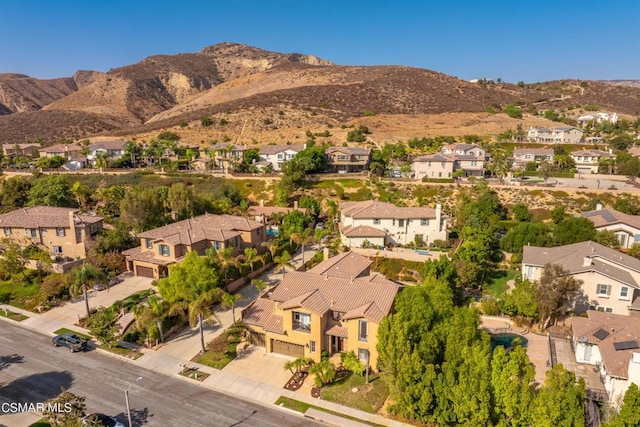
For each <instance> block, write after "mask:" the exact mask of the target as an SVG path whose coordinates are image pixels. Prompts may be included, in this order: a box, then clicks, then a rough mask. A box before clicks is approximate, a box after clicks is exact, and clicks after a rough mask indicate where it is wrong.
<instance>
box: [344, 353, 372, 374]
mask: <svg viewBox="0 0 640 427" xmlns="http://www.w3.org/2000/svg"><path fill="white" fill-rule="evenodd" d="M340 361H341V362H342V366H344V368H345V369H346V370H347V371H351V372H353V373H354V374H356V375H360V376H362V375H363V374H364V371H365V369H366V366H365V365H364V363H362V362H361V361H360V360H358V357H357V356H356V354H355V353H354V352H353V350H351V351H350V352H348V353H342V354H340Z"/></svg>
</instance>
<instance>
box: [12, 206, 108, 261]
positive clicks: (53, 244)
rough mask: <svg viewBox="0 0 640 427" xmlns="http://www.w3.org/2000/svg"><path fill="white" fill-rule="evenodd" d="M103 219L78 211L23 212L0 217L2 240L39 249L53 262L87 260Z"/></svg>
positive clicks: (48, 208) (39, 209) (44, 209)
mask: <svg viewBox="0 0 640 427" xmlns="http://www.w3.org/2000/svg"><path fill="white" fill-rule="evenodd" d="M102 225H103V218H102V217H101V216H97V215H83V214H80V212H79V211H78V209H72V208H58V207H51V206H34V207H31V208H20V209H16V210H14V211H11V212H8V213H5V214H1V215H0V229H2V235H1V237H2V239H7V240H9V241H12V242H15V243H18V244H20V245H21V246H23V247H26V246H30V245H36V246H38V247H40V248H42V249H44V250H46V251H47V252H49V254H50V255H51V257H52V259H56V258H67V259H84V258H86V257H87V249H88V246H90V244H91V243H92V242H93V238H94V236H95V235H96V234H97V233H99V232H100V231H101V230H102Z"/></svg>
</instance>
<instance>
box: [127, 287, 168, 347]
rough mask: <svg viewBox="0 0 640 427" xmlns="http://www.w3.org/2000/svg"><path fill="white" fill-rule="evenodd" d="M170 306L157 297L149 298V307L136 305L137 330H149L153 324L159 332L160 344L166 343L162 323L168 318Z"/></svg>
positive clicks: (134, 309)
mask: <svg viewBox="0 0 640 427" xmlns="http://www.w3.org/2000/svg"><path fill="white" fill-rule="evenodd" d="M168 310H169V304H168V303H167V302H166V301H165V300H163V299H160V298H158V297H157V296H155V295H152V296H150V297H149V298H147V305H136V306H134V308H133V314H134V315H135V318H136V328H137V329H138V330H139V331H140V332H144V331H145V330H146V331H148V330H149V326H150V324H153V325H154V326H155V327H156V328H157V330H158V335H159V338H160V342H164V330H163V328H162V321H163V320H164V318H165V317H166V316H167V312H168Z"/></svg>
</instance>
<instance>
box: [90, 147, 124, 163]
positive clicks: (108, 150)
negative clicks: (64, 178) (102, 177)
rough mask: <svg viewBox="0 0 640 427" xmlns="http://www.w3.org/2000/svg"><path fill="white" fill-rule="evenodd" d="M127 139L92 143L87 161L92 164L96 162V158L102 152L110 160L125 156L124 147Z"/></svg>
mask: <svg viewBox="0 0 640 427" xmlns="http://www.w3.org/2000/svg"><path fill="white" fill-rule="evenodd" d="M126 144H127V141H98V142H94V143H93V144H90V145H89V147H87V148H88V149H89V153H88V154H87V161H88V162H89V163H90V164H94V162H95V160H96V158H97V157H98V155H100V153H104V155H106V156H107V157H108V158H109V159H110V160H116V159H119V158H121V157H122V156H124V152H125V150H124V147H125V145H126Z"/></svg>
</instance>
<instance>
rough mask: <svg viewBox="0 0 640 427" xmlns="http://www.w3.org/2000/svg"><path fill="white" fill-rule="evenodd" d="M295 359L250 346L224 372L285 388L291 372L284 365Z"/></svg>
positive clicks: (240, 351) (241, 351)
mask: <svg viewBox="0 0 640 427" xmlns="http://www.w3.org/2000/svg"><path fill="white" fill-rule="evenodd" d="M290 360H294V358H293V357H290V356H285V355H284V354H278V353H267V352H266V351H265V349H264V347H258V346H255V345H250V346H249V347H247V348H246V349H244V350H239V351H238V355H237V356H236V358H235V359H234V360H232V361H231V362H230V363H229V364H228V365H227V366H225V367H224V369H223V370H222V371H223V372H230V373H233V374H236V375H238V376H241V377H247V378H251V379H252V380H254V381H257V382H260V383H264V384H270V385H273V386H276V387H284V385H285V384H286V383H287V381H289V378H291V372H290V371H289V370H288V369H284V364H285V363H287V362H288V361H290Z"/></svg>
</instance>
